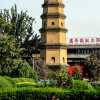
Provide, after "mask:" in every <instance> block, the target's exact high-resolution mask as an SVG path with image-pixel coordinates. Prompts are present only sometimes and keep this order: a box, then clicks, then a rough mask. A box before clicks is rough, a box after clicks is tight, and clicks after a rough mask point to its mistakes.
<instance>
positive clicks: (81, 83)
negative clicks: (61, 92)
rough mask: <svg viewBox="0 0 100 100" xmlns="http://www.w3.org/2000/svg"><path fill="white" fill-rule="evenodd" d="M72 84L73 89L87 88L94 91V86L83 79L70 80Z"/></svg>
mask: <svg viewBox="0 0 100 100" xmlns="http://www.w3.org/2000/svg"><path fill="white" fill-rule="evenodd" d="M72 85H73V87H72V88H74V89H80V90H88V91H93V92H95V91H96V90H95V89H94V87H93V86H92V85H91V83H89V82H88V81H85V80H72Z"/></svg>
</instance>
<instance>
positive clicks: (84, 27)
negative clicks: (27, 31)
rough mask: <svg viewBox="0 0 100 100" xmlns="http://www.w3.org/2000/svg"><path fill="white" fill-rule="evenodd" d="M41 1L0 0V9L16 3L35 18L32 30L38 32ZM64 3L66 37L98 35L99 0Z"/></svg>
mask: <svg viewBox="0 0 100 100" xmlns="http://www.w3.org/2000/svg"><path fill="white" fill-rule="evenodd" d="M43 1H44V0H0V9H4V8H7V9H10V8H11V7H12V6H13V5H14V4H16V5H17V7H18V10H19V11H21V10H24V11H26V10H27V12H28V14H29V15H30V16H32V17H33V18H35V22H34V31H35V32H36V33H39V31H38V30H39V29H40V28H41V19H40V15H41V14H42V7H41V4H43ZM64 3H65V15H66V16H67V18H66V20H65V23H66V28H68V30H69V31H68V37H100V0H64Z"/></svg>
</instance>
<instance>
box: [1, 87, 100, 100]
mask: <svg viewBox="0 0 100 100" xmlns="http://www.w3.org/2000/svg"><path fill="white" fill-rule="evenodd" d="M54 96H55V97H56V98H59V100H99V99H100V90H98V91H97V92H93V91H88V90H84V91H83V90H74V89H62V88H50V87H46V88H12V89H11V88H6V89H5V90H4V89H1V90H0V100H51V98H52V97H54Z"/></svg>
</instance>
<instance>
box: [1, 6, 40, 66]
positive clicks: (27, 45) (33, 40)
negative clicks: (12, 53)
mask: <svg viewBox="0 0 100 100" xmlns="http://www.w3.org/2000/svg"><path fill="white" fill-rule="evenodd" d="M33 22H34V18H32V17H30V16H29V15H27V12H23V11H21V12H20V13H18V11H17V7H16V5H15V6H14V7H12V8H11V10H7V9H4V10H1V12H0V32H1V33H3V34H5V33H8V34H9V35H13V36H14V38H15V39H16V42H17V45H18V46H19V47H20V48H24V49H23V53H22V56H24V57H23V58H24V59H26V61H28V63H29V64H30V65H32V54H33V53H34V52H37V51H39V47H40V45H39V44H40V36H39V35H37V34H35V33H34V31H33ZM30 62H31V63H30Z"/></svg>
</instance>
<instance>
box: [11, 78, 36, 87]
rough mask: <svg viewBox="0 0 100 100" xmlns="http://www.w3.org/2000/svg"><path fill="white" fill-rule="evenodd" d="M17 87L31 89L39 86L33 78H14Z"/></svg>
mask: <svg viewBox="0 0 100 100" xmlns="http://www.w3.org/2000/svg"><path fill="white" fill-rule="evenodd" d="M12 80H13V81H15V82H16V86H17V87H30V86H37V83H36V82H35V81H34V80H33V79H31V78H13V79H12Z"/></svg>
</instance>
